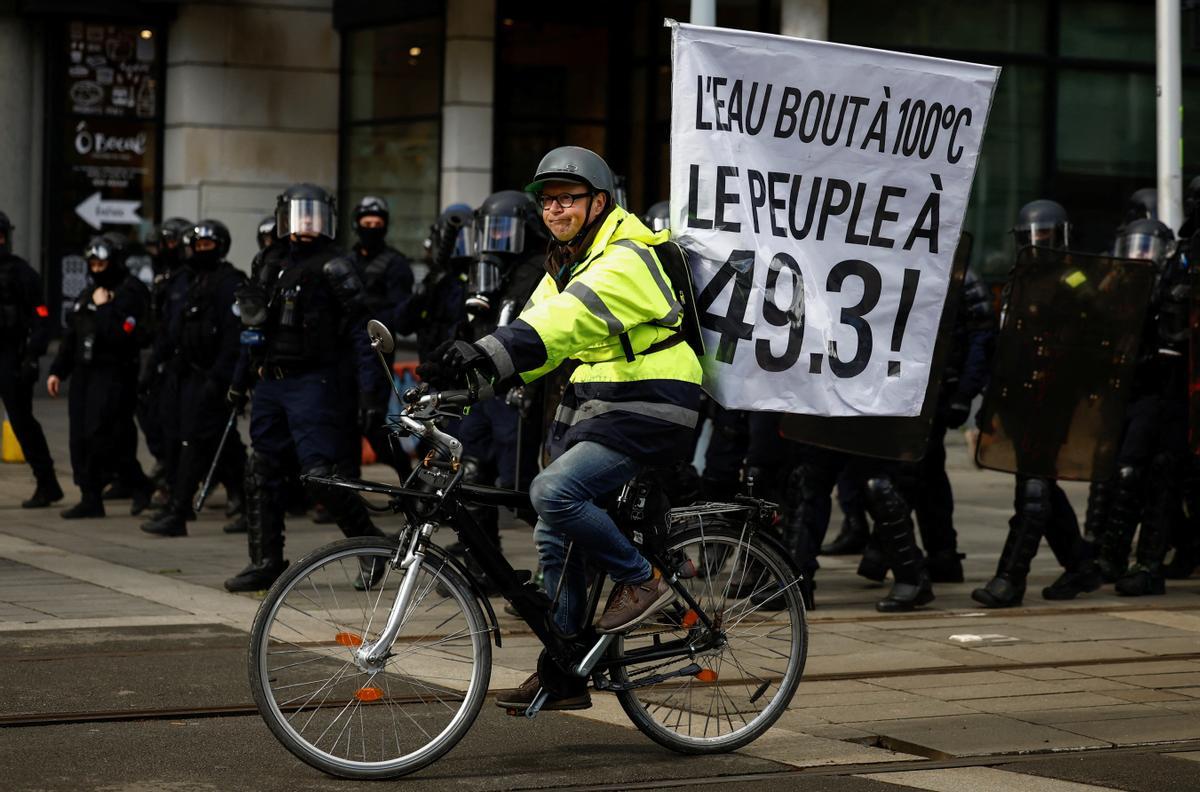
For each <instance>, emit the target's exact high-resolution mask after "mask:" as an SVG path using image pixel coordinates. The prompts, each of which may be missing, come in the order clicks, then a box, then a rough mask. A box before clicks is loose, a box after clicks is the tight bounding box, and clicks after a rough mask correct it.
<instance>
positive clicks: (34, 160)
mask: <svg viewBox="0 0 1200 792" xmlns="http://www.w3.org/2000/svg"><path fill="white" fill-rule="evenodd" d="M41 50H42V41H41V31H40V29H39V26H38V25H37V24H36V23H34V22H31V21H29V20H27V19H22V18H20V17H18V16H16V15H15V14H8V13H4V10H3V6H0V75H3V79H0V119H4V121H3V133H0V163H3V169H2V170H0V173H3V176H0V212H4V213H5V214H6V215H8V218H9V220H11V221H12V224H13V225H14V226H16V230H15V231H14V233H13V240H14V244H13V252H14V253H16V254H17V255H18V256H21V257H22V258H24V259H27V260H28V261H29V263H30V264H32V265H33V267H34V269H36V270H39V271H40V270H41V269H42V252H41V236H42V235H41V222H42V191H41V187H42V172H41V170H42V148H43V146H42V116H43V112H42V90H43V85H42V72H43V70H42V68H41V66H42V57H43V56H42V52H41Z"/></svg>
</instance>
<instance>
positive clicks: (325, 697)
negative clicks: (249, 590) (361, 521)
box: [249, 537, 492, 778]
mask: <svg viewBox="0 0 1200 792" xmlns="http://www.w3.org/2000/svg"><path fill="white" fill-rule="evenodd" d="M395 555H396V543H395V542H394V541H388V540H386V539H381V538H374V537H370V538H355V539H346V540H342V541H339V542H335V543H333V544H330V545H326V546H325V547H323V548H320V549H318V550H316V551H314V552H313V553H312V554H310V555H309V556H307V557H306V558H304V559H303V560H302V561H300V562H299V563H298V564H296V565H295V566H294V567H292V568H291V569H289V570H288V571H287V572H286V573H285V574H284V575H283V576H282V577H281V578H280V579H279V580H278V581H276V583H275V585H274V586H273V587H272V588H271V590H270V592H268V594H267V597H266V599H265V600H263V603H262V605H261V606H260V608H259V610H258V615H257V616H256V617H255V620H254V628H253V630H252V632H251V638H250V656H249V660H250V663H249V665H250V668H249V670H250V689H251V691H252V692H253V694H254V701H255V703H256V704H257V705H258V710H259V712H260V713H261V714H262V717H263V719H264V720H265V721H266V723H267V726H268V727H270V729H271V732H272V733H273V734H274V735H275V736H276V738H278V739H279V741H280V742H281V743H283V745H284V746H285V747H286V748H287V749H288V750H289V751H291V752H292V753H293V754H295V755H296V756H297V757H299V758H300V759H301V760H303V761H304V762H306V763H308V764H309V765H311V766H313V767H315V768H317V769H319V770H322V771H324V772H326V773H329V774H331V775H335V776H341V777H343V778H393V777H396V776H401V775H406V774H408V773H411V772H413V771H415V770H419V769H420V768H422V767H425V766H426V765H428V764H430V763H431V762H434V761H436V760H437V759H438V758H439V757H440V756H442V755H443V754H445V753H446V752H447V751H449V750H450V749H451V748H452V747H453V746H454V745H455V743H457V742H458V741H459V739H461V738H462V736H463V735H464V734H465V733H466V731H467V729H469V728H470V727H471V723H472V722H473V721H474V720H475V716H476V715H478V713H479V708H480V707H481V706H482V704H483V699H484V696H485V695H486V693H487V687H488V679H489V677H490V675H491V659H492V653H491V643H490V635H489V632H490V630H489V628H488V624H487V622H486V620H485V617H484V615H483V612H482V610H481V609H480V607H479V603H478V602H477V601H476V599H475V596H474V594H473V592H472V590H471V588H470V586H469V585H468V584H467V582H466V581H465V580H463V579H462V576H461V575H459V574H458V573H457V572H456V571H455V570H454V568H453V567H451V566H450V565H449V564H448V563H447V562H446V561H445V560H443V559H441V558H438V557H437V556H434V555H428V556H426V558H425V561H424V563H423V564H422V565H421V567H420V568H419V569H418V570H417V571H416V573H415V574H416V575H417V576H418V577H417V579H416V581H415V587H414V588H413V594H412V597H411V599H410V601H409V604H408V608H407V609H406V612H405V613H404V615H403V621H402V626H401V630H400V632H399V633H398V634H397V637H396V640H395V641H394V642H393V644H392V646H391V648H390V650H388V654H387V659H386V662H384V663H382V664H379V665H378V666H374V667H372V666H365V665H364V664H360V663H359V662H358V661H357V660H356V657H355V650H356V649H357V648H358V647H359V646H361V645H362V644H363V643H364V642H369V641H373V640H376V639H377V638H378V635H379V633H380V632H381V631H382V630H383V627H384V625H385V624H386V622H387V619H388V614H389V612H390V610H391V608H392V604H393V603H394V602H395V600H396V594H397V592H398V590H399V588H400V584H401V582H402V581H403V579H404V577H405V575H406V574H412V573H411V572H406V571H405V570H402V569H400V568H399V567H398V566H397V567H393V566H392V559H393V558H394V557H395Z"/></svg>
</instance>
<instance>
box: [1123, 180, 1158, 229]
mask: <svg viewBox="0 0 1200 792" xmlns="http://www.w3.org/2000/svg"><path fill="white" fill-rule="evenodd" d="M1143 219H1149V220H1157V219H1158V190H1156V189H1155V188H1153V187H1143V188H1142V189H1140V190H1134V192H1133V195H1131V196H1129V200H1128V201H1126V202H1125V219H1124V221H1123V223H1131V222H1133V221H1134V220H1143Z"/></svg>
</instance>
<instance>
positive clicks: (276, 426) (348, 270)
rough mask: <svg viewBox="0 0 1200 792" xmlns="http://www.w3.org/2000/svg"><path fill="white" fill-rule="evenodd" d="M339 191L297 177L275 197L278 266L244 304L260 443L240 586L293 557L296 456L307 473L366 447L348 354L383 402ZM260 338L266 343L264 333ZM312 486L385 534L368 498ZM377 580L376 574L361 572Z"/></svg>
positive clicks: (238, 397) (234, 583) (242, 374)
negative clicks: (348, 412) (360, 440)
mask: <svg viewBox="0 0 1200 792" xmlns="http://www.w3.org/2000/svg"><path fill="white" fill-rule="evenodd" d="M335 216H336V213H335V209H334V202H333V198H332V197H331V196H330V195H329V193H328V192H327V191H326V190H324V189H323V188H321V187H318V186H316V185H312V184H296V185H293V186H291V187H289V188H288V189H287V190H285V191H284V192H283V193H282V194H280V196H279V199H278V202H277V204H276V212H275V220H276V229H277V233H278V234H279V235H280V236H286V237H288V239H289V245H288V251H287V255H286V256H285V257H284V258H283V259H282V261H280V262H279V264H278V266H276V265H274V264H269V265H267V266H264V267H263V269H262V271H261V272H260V273H259V278H258V280H257V281H256V282H252V283H249V284H247V286H246V287H245V288H243V289H241V290H239V292H238V310H239V313H240V316H241V320H242V323H243V325H244V326H245V328H246V330H247V331H249V332H248V334H247V333H244V334H243V337H244V338H245V339H246V340H247V341H248V342H250V343H249V345H245V346H244V352H243V354H242V356H241V358H240V360H239V368H238V370H237V371H236V372H235V374H234V379H233V383H234V384H233V386H232V387H231V389H230V399H231V401H233V402H234V403H235V404H237V403H239V402H242V401H243V399H244V398H245V397H244V395H243V394H244V392H245V391H244V388H245V387H246V386H247V385H248V384H250V383H251V382H252V381H253V378H257V380H258V382H257V384H256V385H255V386H254V394H253V401H252V403H251V413H250V439H251V444H252V446H253V453H252V454H251V456H250V460H249V463H248V466H247V476H248V477H249V478H250V479H251V480H252V481H253V486H252V487H248V488H247V504H246V516H247V540H248V544H249V550H250V564H249V565H248V566H247V567H246V568H245V569H243V570H242V571H241V572H240V573H239V574H237V575H236V576H234V577H232V578H230V579H229V580H227V581H225V587H226V588H227V589H228V590H230V591H251V590H256V589H261V588H265V587H267V586H269V585H270V584H271V583H272V582H273V581H274V580H275V579H276V578H277V577H278V576H279V575H280V574H281V573H282V572H283V569H284V568H285V566H286V562H285V561H284V559H283V515H284V509H285V492H284V483H285V477H286V475H287V473H288V466H289V462H290V460H293V459H294V460H295V461H296V462H297V463H298V465H299V468H300V470H301V471H302V473H305V474H309V475H312V476H322V477H329V476H334V475H337V474H338V473H339V472H342V471H345V470H347V469H348V468H349V467H350V465H352V462H351V460H353V459H354V454H355V453H357V452H358V447H357V433H356V432H355V428H354V427H352V426H348V425H347V421H346V418H345V410H344V409H343V408H342V406H341V405H339V404H338V402H337V398H338V393H339V384H340V383H339V364H340V362H341V361H342V360H343V359H345V358H348V357H355V358H356V359H357V361H358V370H357V375H358V378H359V394H360V398H362V400H363V401H362V403H361V404H360V407H361V408H362V410H363V411H364V412H366V411H370V410H383V409H385V406H384V405H380V404H378V403H376V402H374V399H375V398H376V396H375V394H378V393H379V392H380V390H381V389H380V387H379V382H378V380H379V379H380V378H381V375H380V372H379V361H378V360H377V359H375V357H374V353H373V351H372V350H371V346H370V342H369V340H368V339H367V333H366V305H365V302H364V296H363V287H362V282H361V281H360V280H359V278H358V274H357V272H355V269H354V261H353V259H352V258H351V257H350V256H349V255H347V254H346V253H345V252H344V251H343V250H341V249H340V248H338V247H337V245H335V244H334V241H333V238H334V231H335V228H334V218H335ZM255 341H257V343H255ZM310 488H311V489H312V490H313V492H314V496H317V495H319V498H320V500H321V502H322V503H323V504H324V505H325V507H326V508H327V509H328V510H329V512H330V513H331V514H332V515H333V516H334V519H335V520H336V521H337V523H338V525H339V526H340V527H341V529H342V531H343V533H345V534H346V535H347V536H362V535H377V534H379V530H378V529H377V528H376V527H375V525H374V523H372V521H371V518H370V516H369V514H368V513H367V509H366V506H365V504H364V503H363V502H362V499H361V498H359V497H358V496H357V495H355V494H353V493H350V492H349V491H347V490H346V489H343V488H340V487H327V486H325V487H323V486H321V485H319V484H312V485H310ZM362 582H363V583H365V584H366V585H370V584H371V583H372V582H373V581H370V580H366V581H362Z"/></svg>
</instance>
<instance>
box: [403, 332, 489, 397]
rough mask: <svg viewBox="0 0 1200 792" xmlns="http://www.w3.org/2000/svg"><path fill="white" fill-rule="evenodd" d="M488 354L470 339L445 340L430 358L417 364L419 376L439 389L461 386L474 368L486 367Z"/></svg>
mask: <svg viewBox="0 0 1200 792" xmlns="http://www.w3.org/2000/svg"><path fill="white" fill-rule="evenodd" d="M487 363H488V356H487V355H485V354H484V352H483V350H482V349H480V348H479V347H477V346H475V345H474V344H472V343H471V342H470V341H454V340H451V341H443V342H442V343H440V344H438V346H437V348H436V349H434V350H433V353H432V354H430V356H429V360H427V361H426V362H424V363H422V364H421V365H419V366H417V376H418V377H420V378H421V379H422V380H423V381H424V382H428V383H429V384H430V385H432V386H433V387H435V388H437V389H438V390H446V389H449V388H461V387H463V385H465V384H466V379H467V374H468V372H470V371H471V370H472V369H480V368H484V367H486V365H487Z"/></svg>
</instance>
